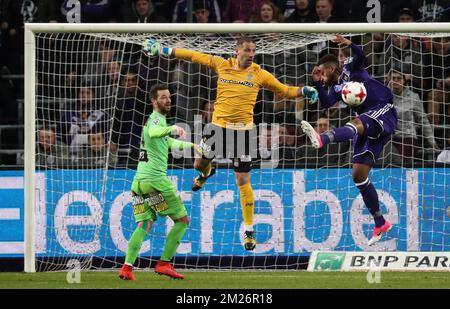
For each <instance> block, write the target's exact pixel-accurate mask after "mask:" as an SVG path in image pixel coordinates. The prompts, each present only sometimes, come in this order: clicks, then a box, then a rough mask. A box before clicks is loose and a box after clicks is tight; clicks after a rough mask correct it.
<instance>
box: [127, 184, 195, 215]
mask: <svg viewBox="0 0 450 309" xmlns="http://www.w3.org/2000/svg"><path fill="white" fill-rule="evenodd" d="M131 194H132V195H133V212H134V219H135V220H136V222H141V221H145V220H151V221H156V219H157V215H159V216H162V217H165V216H168V217H170V218H172V219H173V220H177V219H180V218H183V217H185V216H187V211H186V207H184V204H183V202H182V201H181V198H180V196H179V195H178V193H177V191H176V190H175V188H174V187H173V185H172V182H170V180H169V179H168V178H161V179H160V180H156V181H155V180H152V181H148V180H133V183H132V185H131Z"/></svg>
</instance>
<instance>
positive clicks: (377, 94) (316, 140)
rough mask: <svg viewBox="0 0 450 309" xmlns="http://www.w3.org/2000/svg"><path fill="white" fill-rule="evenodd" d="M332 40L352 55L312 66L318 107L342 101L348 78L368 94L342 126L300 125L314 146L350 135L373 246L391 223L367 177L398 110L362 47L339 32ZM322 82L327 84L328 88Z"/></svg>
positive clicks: (355, 173) (327, 57)
mask: <svg viewBox="0 0 450 309" xmlns="http://www.w3.org/2000/svg"><path fill="white" fill-rule="evenodd" d="M334 42H335V43H338V44H339V45H340V46H349V47H350V48H351V50H352V53H353V57H349V58H348V59H347V60H346V61H345V63H344V66H343V67H342V68H341V66H340V65H339V60H338V59H337V57H336V56H334V55H331V54H329V55H325V56H323V57H322V58H321V59H320V60H319V63H318V64H319V66H316V67H315V68H314V69H313V71H312V78H313V81H314V85H315V87H316V89H317V91H318V92H319V100H320V107H321V108H329V107H331V106H333V105H334V104H335V103H336V102H339V101H341V100H342V97H341V91H342V87H343V86H344V85H345V83H347V82H349V81H355V82H360V83H363V84H364V86H365V87H366V89H367V97H366V99H365V101H364V102H363V103H362V104H361V105H359V106H356V107H352V111H353V113H354V116H356V117H355V118H354V119H353V120H352V121H351V122H349V123H347V124H346V125H345V126H343V127H340V128H336V129H333V130H332V131H329V132H325V133H322V134H319V133H317V132H316V131H315V130H314V128H313V127H312V126H311V125H310V124H309V123H308V122H306V121H302V123H301V127H302V129H303V131H304V132H305V134H306V135H307V136H308V137H309V139H310V140H311V143H312V145H313V147H314V148H321V147H323V146H324V145H327V144H329V143H340V142H345V141H347V140H349V139H353V149H354V154H353V159H352V163H353V165H352V177H353V181H354V182H355V184H356V186H357V188H358V189H359V190H360V192H361V195H362V198H363V200H364V203H365V205H366V207H367V208H368V209H369V212H370V214H371V215H372V216H373V218H374V221H375V228H374V230H373V235H372V238H371V239H370V240H369V243H368V244H369V245H370V246H372V245H374V244H375V243H376V242H378V241H379V240H380V239H381V237H382V235H383V234H384V233H386V232H387V231H389V230H390V229H391V228H392V224H391V223H390V222H389V221H388V220H385V219H384V217H383V215H382V213H381V211H380V203H379V200H378V194H377V191H376V189H375V187H374V186H373V184H372V183H371V182H370V180H369V172H370V170H371V168H372V166H373V164H374V163H375V161H376V160H377V159H378V157H379V155H380V154H381V152H382V150H383V147H384V145H385V144H386V143H387V142H388V141H389V139H390V138H391V135H392V133H394V130H395V128H396V126H397V112H396V110H395V108H394V105H393V104H392V99H393V95H392V92H391V90H390V89H389V88H388V87H386V86H385V85H383V84H382V83H380V82H379V81H377V80H375V79H374V78H373V77H372V76H370V75H369V73H368V72H367V70H366V69H365V68H364V60H365V55H364V52H363V50H362V49H361V48H360V47H359V46H357V45H355V44H353V43H352V42H351V41H350V40H349V39H346V38H344V37H343V36H340V35H337V36H336V38H335V39H334ZM324 86H328V87H329V89H328V92H327V91H326V90H325V89H324Z"/></svg>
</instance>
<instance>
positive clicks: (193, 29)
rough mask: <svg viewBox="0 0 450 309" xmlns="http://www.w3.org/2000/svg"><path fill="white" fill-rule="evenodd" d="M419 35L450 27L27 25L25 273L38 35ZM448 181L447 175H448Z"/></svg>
mask: <svg viewBox="0 0 450 309" xmlns="http://www.w3.org/2000/svg"><path fill="white" fill-rule="evenodd" d="M378 32H380V33H409V34H412V33H418V34H427V35H431V36H433V34H438V35H439V34H442V33H446V34H450V23H354V24H345V23H338V24H320V23H317V24H315V23H314V24H277V23H271V24H205V25H201V24H59V23H58V24H44V23H35V24H26V25H25V42H24V43H25V123H24V125H25V130H24V132H25V145H24V151H25V152H24V177H25V179H24V188H25V198H24V201H25V205H24V209H25V230H24V236H25V250H24V263H25V268H24V269H25V272H35V271H36V264H35V261H36V252H35V231H36V229H37V228H38V227H37V226H36V222H35V216H36V213H35V207H36V206H35V205H36V200H37V199H39V196H38V194H39V192H38V191H37V189H36V174H35V171H36V163H35V157H36V152H35V145H36V129H37V127H36V87H37V85H36V74H37V72H36V70H37V69H36V62H37V61H36V37H35V35H36V34H38V33H55V34H62V33H85V34H102V35H103V34H106V37H107V36H108V34H114V33H131V34H142V35H145V34H155V33H162V34H177V33H183V34H195V33H224V34H226V33H256V34H264V33H283V34H289V33H305V34H310V33H322V34H328V35H329V36H330V38H331V35H332V34H337V33H352V34H360V33H378ZM445 177H448V175H445Z"/></svg>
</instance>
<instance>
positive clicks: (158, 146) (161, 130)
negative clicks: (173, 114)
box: [134, 111, 193, 180]
mask: <svg viewBox="0 0 450 309" xmlns="http://www.w3.org/2000/svg"><path fill="white" fill-rule="evenodd" d="M174 127H175V126H167V122H166V117H165V116H164V115H163V114H161V113H158V112H157V111H154V112H153V113H152V114H151V115H150V117H149V119H148V121H147V123H146V125H145V127H144V128H143V129H142V135H141V147H140V152H139V164H138V167H137V171H136V175H135V176H134V179H135V180H151V179H160V178H161V177H166V175H167V160H168V157H169V149H171V148H178V149H180V150H181V149H183V148H187V147H192V146H193V144H192V143H190V142H184V141H178V140H176V139H174V138H171V137H170V136H169V135H170V133H171V132H172V130H173V129H174Z"/></svg>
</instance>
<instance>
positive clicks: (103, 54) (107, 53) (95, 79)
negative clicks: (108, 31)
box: [83, 41, 119, 87]
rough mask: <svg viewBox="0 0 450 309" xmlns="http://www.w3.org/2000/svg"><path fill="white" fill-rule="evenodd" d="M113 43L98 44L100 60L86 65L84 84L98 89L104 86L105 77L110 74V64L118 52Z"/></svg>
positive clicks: (101, 42) (103, 42)
mask: <svg viewBox="0 0 450 309" xmlns="http://www.w3.org/2000/svg"><path fill="white" fill-rule="evenodd" d="M112 45H113V43H111V41H100V42H99V44H98V53H99V54H98V58H94V59H98V60H97V61H95V62H93V63H88V64H86V67H85V68H84V72H83V83H85V84H89V85H91V86H92V87H96V86H99V85H102V84H104V81H103V80H104V76H105V75H106V74H107V73H108V64H109V63H110V62H111V61H112V60H113V59H114V58H115V54H116V51H117V50H118V49H119V47H116V49H114V48H113V47H112Z"/></svg>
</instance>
